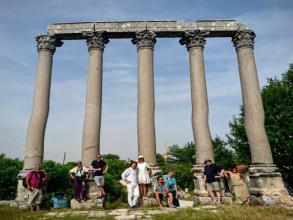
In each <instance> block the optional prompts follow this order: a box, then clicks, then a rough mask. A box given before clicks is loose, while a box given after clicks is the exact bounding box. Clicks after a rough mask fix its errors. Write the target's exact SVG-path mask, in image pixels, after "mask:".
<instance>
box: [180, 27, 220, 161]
mask: <svg viewBox="0 0 293 220" xmlns="http://www.w3.org/2000/svg"><path fill="white" fill-rule="evenodd" d="M180 43H181V44H186V47H187V50H188V52H189V65H190V87H191V101H192V128H193V135H194V141H195V146H196V164H203V163H204V160H205V159H206V158H210V159H211V160H212V161H214V154H213V146H212V141H211V134H210V129H209V122H208V114H209V107H208V97H207V87H206V79H205V68H204V58H203V48H204V44H205V37H204V34H203V33H201V32H200V31H190V32H186V33H185V35H184V37H183V38H182V39H181V40H180Z"/></svg>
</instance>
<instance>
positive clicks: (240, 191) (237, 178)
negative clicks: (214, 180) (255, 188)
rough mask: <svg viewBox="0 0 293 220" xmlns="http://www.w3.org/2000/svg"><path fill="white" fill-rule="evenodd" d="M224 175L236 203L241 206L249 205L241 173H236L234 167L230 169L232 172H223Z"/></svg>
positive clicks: (247, 193)
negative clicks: (239, 203)
mask: <svg viewBox="0 0 293 220" xmlns="http://www.w3.org/2000/svg"><path fill="white" fill-rule="evenodd" d="M224 173H225V176H227V177H228V178H229V180H230V183H231V185H232V189H233V193H234V195H235V197H236V201H237V202H241V203H242V204H243V205H249V196H250V195H249V192H248V189H247V185H246V183H245V182H244V179H243V178H242V176H241V173H239V172H238V170H237V169H236V167H234V168H232V172H231V171H225V172H224Z"/></svg>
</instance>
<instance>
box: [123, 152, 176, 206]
mask: <svg viewBox="0 0 293 220" xmlns="http://www.w3.org/2000/svg"><path fill="white" fill-rule="evenodd" d="M150 171H151V170H150V166H149V165H148V164H147V163H146V162H145V161H144V157H143V156H142V155H140V156H139V157H138V161H137V162H136V161H131V162H130V165H129V168H127V169H126V170H125V171H124V172H123V173H122V174H121V178H122V180H123V181H124V182H125V184H126V186H127V193H128V204H129V206H130V207H131V208H136V207H137V205H138V201H139V198H140V197H141V198H142V200H144V199H146V198H147V191H148V185H149V184H150V183H151V178H150ZM152 191H153V194H154V197H155V199H156V201H157V203H158V205H159V207H163V203H162V201H164V200H166V201H167V202H168V205H169V207H176V206H179V202H178V200H177V198H178V195H179V194H178V187H177V183H176V179H175V177H174V172H173V171H172V170H169V172H168V174H167V175H164V176H158V177H157V183H155V184H154V187H153V190H152Z"/></svg>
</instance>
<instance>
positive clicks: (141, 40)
mask: <svg viewBox="0 0 293 220" xmlns="http://www.w3.org/2000/svg"><path fill="white" fill-rule="evenodd" d="M131 42H132V43H133V44H134V45H136V47H137V49H141V48H150V49H154V46H155V43H156V34H155V33H154V32H152V31H150V30H143V31H140V32H137V33H136V34H135V37H134V38H133V39H132V40H131Z"/></svg>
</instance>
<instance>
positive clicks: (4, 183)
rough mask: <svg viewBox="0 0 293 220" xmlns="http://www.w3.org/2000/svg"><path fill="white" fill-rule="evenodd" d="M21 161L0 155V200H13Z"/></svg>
mask: <svg viewBox="0 0 293 220" xmlns="http://www.w3.org/2000/svg"><path fill="white" fill-rule="evenodd" d="M22 164H23V163H22V161H20V160H18V159H11V158H7V157H6V155H5V154H3V153H2V154H1V155H0V167H1V169H0V186H1V187H0V200H9V199H15V197H16V190H17V174H18V173H19V171H20V170H21V169H22Z"/></svg>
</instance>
